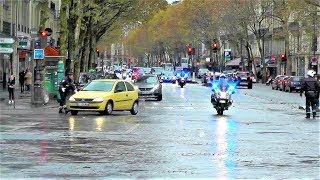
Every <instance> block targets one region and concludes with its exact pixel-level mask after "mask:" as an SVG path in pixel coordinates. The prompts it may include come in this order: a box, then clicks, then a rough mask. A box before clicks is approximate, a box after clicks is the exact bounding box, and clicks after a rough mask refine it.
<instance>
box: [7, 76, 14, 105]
mask: <svg viewBox="0 0 320 180" xmlns="http://www.w3.org/2000/svg"><path fill="white" fill-rule="evenodd" d="M15 83H16V78H15V77H14V75H11V76H10V77H9V80H8V91H9V104H14V89H15Z"/></svg>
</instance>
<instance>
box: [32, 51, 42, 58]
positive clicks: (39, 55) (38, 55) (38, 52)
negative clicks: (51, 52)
mask: <svg viewBox="0 0 320 180" xmlns="http://www.w3.org/2000/svg"><path fill="white" fill-rule="evenodd" d="M33 58H34V59H44V50H43V49H35V50H34V51H33Z"/></svg>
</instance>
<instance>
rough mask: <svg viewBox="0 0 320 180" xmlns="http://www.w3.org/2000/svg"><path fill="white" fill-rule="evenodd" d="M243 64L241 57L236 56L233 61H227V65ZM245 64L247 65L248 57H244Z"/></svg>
mask: <svg viewBox="0 0 320 180" xmlns="http://www.w3.org/2000/svg"><path fill="white" fill-rule="evenodd" d="M240 64H241V58H235V59H232V60H231V61H228V62H226V64H225V66H239V65H240ZM244 64H245V65H246V66H247V65H248V61H247V59H244Z"/></svg>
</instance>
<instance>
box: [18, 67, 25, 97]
mask: <svg viewBox="0 0 320 180" xmlns="http://www.w3.org/2000/svg"><path fill="white" fill-rule="evenodd" d="M25 76H26V72H25V71H24V70H22V71H20V73H19V82H20V88H21V93H23V92H24V78H25Z"/></svg>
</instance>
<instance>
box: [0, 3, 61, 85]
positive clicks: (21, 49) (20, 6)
mask: <svg viewBox="0 0 320 180" xmlns="http://www.w3.org/2000/svg"><path fill="white" fill-rule="evenodd" d="M44 2H47V5H48V9H49V12H48V13H47V14H48V20H47V21H46V27H48V28H51V29H52V30H53V34H52V36H51V37H50V38H49V42H51V43H52V44H53V45H54V46H56V43H57V40H58V37H59V21H58V20H59V12H60V6H61V0H0V38H13V39H14V40H15V43H14V44H13V53H11V54H1V52H0V82H2V84H3V86H5V81H4V80H6V79H8V75H9V74H14V75H15V76H16V77H18V73H19V71H21V70H22V69H26V68H31V49H32V48H31V35H30V32H31V29H39V27H40V21H41V10H43V9H44V8H42V6H41V5H42V3H44ZM3 82H4V83H3Z"/></svg>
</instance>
